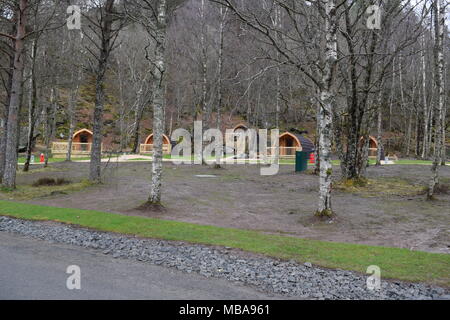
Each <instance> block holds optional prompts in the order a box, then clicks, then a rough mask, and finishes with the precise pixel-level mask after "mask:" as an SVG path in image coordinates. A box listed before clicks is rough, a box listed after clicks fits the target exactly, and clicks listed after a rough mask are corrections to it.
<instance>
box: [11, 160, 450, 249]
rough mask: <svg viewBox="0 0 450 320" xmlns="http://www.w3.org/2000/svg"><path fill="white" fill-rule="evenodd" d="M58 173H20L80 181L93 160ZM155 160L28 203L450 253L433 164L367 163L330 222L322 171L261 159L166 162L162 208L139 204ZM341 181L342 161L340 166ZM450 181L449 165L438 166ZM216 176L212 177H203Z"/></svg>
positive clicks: (336, 202) (449, 206) (446, 202)
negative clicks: (323, 211) (267, 164)
mask: <svg viewBox="0 0 450 320" xmlns="http://www.w3.org/2000/svg"><path fill="white" fill-rule="evenodd" d="M51 166H52V167H53V168H54V169H55V168H58V169H59V170H60V172H58V171H57V170H56V171H53V170H54V169H53V170H52V171H51V172H45V173H41V172H36V173H33V172H31V173H29V174H27V175H20V176H19V177H18V180H19V181H18V183H19V184H31V183H33V181H35V180H36V179H37V178H38V177H39V176H40V175H45V176H51V177H54V178H57V177H65V178H66V179H70V180H71V181H75V182H76V181H82V180H83V179H84V178H85V177H87V175H88V166H89V164H88V163H57V164H52V165H51ZM150 169H151V164H150V163H139V162H136V163H120V164H114V165H113V166H112V165H110V166H108V167H107V168H106V169H105V170H104V175H105V179H104V180H105V181H104V184H103V185H99V186H93V187H89V188H87V189H84V190H81V191H78V192H72V193H68V194H67V195H55V196H52V197H45V198H36V199H33V200H30V201H29V202H30V203H36V204H43V205H51V206H60V207H73V208H80V209H94V210H99V211H107V212H116V213H121V214H125V215H137V216H151V217H157V218H161V219H167V220H178V221H185V222H192V223H198V224H205V225H216V226H223V227H234V228H242V229H252V230H260V231H264V232H267V233H272V234H284V235H291V236H295V237H301V238H310V239H318V240H327V241H340V242H351V243H362V244H370V245H383V246H389V247H401V248H408V249H411V250H423V251H430V252H441V253H450V247H449V246H450V237H449V231H450V219H449V215H450V195H449V194H445V193H442V194H439V195H438V196H437V200H436V201H425V197H424V195H423V194H421V192H419V191H421V190H422V189H423V188H424V187H425V186H426V185H427V183H428V178H429V175H430V167H429V166H412V165H409V166H403V165H392V166H384V167H370V168H368V177H369V182H370V183H369V185H368V186H367V188H365V189H358V190H350V192H349V190H342V189H339V188H338V187H337V188H335V189H334V194H333V207H334V210H335V211H336V213H337V215H338V218H337V219H336V220H335V221H333V222H332V223H328V222H321V221H317V220H316V219H314V218H313V215H314V212H315V210H316V206H317V189H318V180H317V177H316V176H314V175H310V174H296V173H294V172H293V171H294V169H293V166H290V165H284V166H281V169H280V173H279V174H278V175H276V176H260V174H259V167H258V166H255V165H233V166H231V165H228V166H225V167H224V168H223V169H221V170H217V169H214V168H212V167H207V166H175V165H172V164H170V163H165V164H164V184H163V192H164V193H163V205H164V210H159V209H158V210H154V208H151V210H142V208H141V209H134V208H138V207H139V206H141V205H142V203H144V202H145V201H146V199H147V198H148V194H149V190H150V178H151V170H150ZM334 171H335V173H334V174H335V175H336V177H335V179H336V182H337V180H338V178H339V168H338V167H334ZM440 171H441V175H442V177H443V178H442V182H443V183H445V184H448V183H449V182H450V168H449V167H442V168H440ZM198 175H200V176H202V175H214V176H216V177H215V178H214V179H212V178H211V179H205V178H201V177H197V176H198Z"/></svg>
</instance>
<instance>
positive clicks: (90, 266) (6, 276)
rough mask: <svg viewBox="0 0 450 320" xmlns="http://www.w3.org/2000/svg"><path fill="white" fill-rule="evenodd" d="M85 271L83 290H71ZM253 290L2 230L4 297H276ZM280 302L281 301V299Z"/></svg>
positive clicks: (1, 292)
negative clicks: (76, 273) (75, 276)
mask: <svg viewBox="0 0 450 320" xmlns="http://www.w3.org/2000/svg"><path fill="white" fill-rule="evenodd" d="M70 265H77V266H79V267H80V270H81V277H80V283H81V289H80V290H76V289H75V290H69V289H67V287H66V281H67V278H68V277H70V276H71V275H70V274H67V273H66V269H67V267H68V266H70ZM276 298H277V297H276V296H270V295H267V294H263V293H260V292H258V291H256V290H255V289H253V288H249V287H244V286H242V285H239V284H235V283H232V282H228V281H225V280H222V279H208V278H205V277H202V276H200V275H198V274H187V273H182V272H178V271H176V270H171V269H167V268H164V267H160V266H154V265H150V264H148V263H143V262H139V261H133V260H125V259H124V260H122V259H114V258H112V257H111V256H107V255H103V254H102V253H101V252H97V251H94V250H89V249H84V248H80V247H75V246H69V245H61V244H52V243H48V242H44V241H40V240H34V239H28V238H24V237H21V236H18V235H13V234H9V233H5V232H0V299H3V300H5V299H8V300H9V299H150V300H153V299H161V300H165V299H176V300H182V299H193V300H196V299H207V300H214V299H239V300H241V299H242V300H245V299H276ZM278 298H279V297H278Z"/></svg>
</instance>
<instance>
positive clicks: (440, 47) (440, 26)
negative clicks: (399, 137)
mask: <svg viewBox="0 0 450 320" xmlns="http://www.w3.org/2000/svg"><path fill="white" fill-rule="evenodd" d="M433 9H434V34H435V50H434V51H435V52H434V65H435V82H436V90H437V93H438V96H437V106H436V109H437V110H436V112H435V114H436V121H435V126H436V130H435V137H436V138H435V141H436V146H435V148H434V160H433V165H432V167H431V179H430V184H429V188H428V199H432V198H433V196H434V191H435V187H436V185H438V183H439V164H440V161H441V152H442V142H443V141H442V115H443V111H444V99H445V92H444V26H445V5H444V1H443V0H442V1H441V0H435V1H434V6H433Z"/></svg>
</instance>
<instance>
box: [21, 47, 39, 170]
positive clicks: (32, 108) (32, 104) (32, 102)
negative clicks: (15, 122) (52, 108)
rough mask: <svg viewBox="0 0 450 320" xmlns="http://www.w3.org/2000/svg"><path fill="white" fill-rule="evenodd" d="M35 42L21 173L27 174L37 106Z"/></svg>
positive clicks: (32, 53)
mask: <svg viewBox="0 0 450 320" xmlns="http://www.w3.org/2000/svg"><path fill="white" fill-rule="evenodd" d="M37 47H38V46H37V40H33V42H32V45H31V66H30V75H29V77H30V79H29V83H30V88H29V92H28V139H27V155H26V160H25V165H24V167H23V171H24V172H27V171H28V170H29V169H30V161H31V153H32V151H33V142H34V128H35V125H36V114H37V112H36V104H37V90H36V72H35V66H36V55H37Z"/></svg>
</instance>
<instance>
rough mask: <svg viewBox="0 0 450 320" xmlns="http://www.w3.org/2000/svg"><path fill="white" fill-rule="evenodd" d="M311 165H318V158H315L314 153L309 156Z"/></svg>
mask: <svg viewBox="0 0 450 320" xmlns="http://www.w3.org/2000/svg"><path fill="white" fill-rule="evenodd" d="M309 163H316V158H315V157H314V152H311V153H310V155H309Z"/></svg>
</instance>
